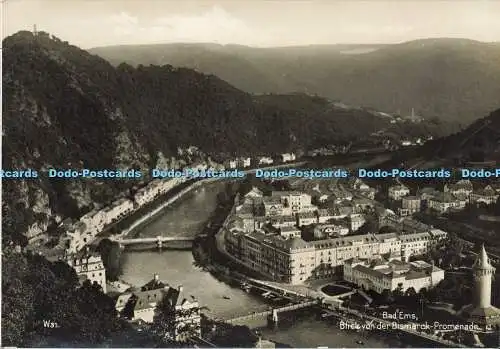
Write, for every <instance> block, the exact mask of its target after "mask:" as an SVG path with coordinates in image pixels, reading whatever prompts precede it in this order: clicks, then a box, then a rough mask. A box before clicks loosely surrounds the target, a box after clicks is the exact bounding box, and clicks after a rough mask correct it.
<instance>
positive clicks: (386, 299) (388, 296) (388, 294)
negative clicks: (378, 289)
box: [382, 288, 394, 304]
mask: <svg viewBox="0 0 500 349" xmlns="http://www.w3.org/2000/svg"><path fill="white" fill-rule="evenodd" d="M382 302H383V303H384V304H392V303H394V295H393V293H392V291H391V290H389V289H387V288H386V289H384V290H383V291H382Z"/></svg>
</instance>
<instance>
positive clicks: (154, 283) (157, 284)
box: [141, 278, 168, 291]
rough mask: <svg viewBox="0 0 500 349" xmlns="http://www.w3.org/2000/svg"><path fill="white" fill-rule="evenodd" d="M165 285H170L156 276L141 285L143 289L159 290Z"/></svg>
mask: <svg viewBox="0 0 500 349" xmlns="http://www.w3.org/2000/svg"><path fill="white" fill-rule="evenodd" d="M165 287H168V285H167V284H165V283H163V282H161V281H160V280H157V279H156V278H153V279H152V280H151V281H149V282H148V283H147V284H145V285H144V286H142V287H141V291H150V290H157V289H163V288H165Z"/></svg>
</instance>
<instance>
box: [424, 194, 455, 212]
mask: <svg viewBox="0 0 500 349" xmlns="http://www.w3.org/2000/svg"><path fill="white" fill-rule="evenodd" d="M462 205H463V202H462V203H461V202H460V200H458V199H456V198H455V197H454V196H453V195H452V194H450V193H439V194H437V195H435V196H433V197H431V198H429V200H428V202H427V207H428V208H430V209H432V210H435V211H436V212H438V213H440V214H442V213H446V212H448V211H450V210H451V209H460V208H461V206H462Z"/></svg>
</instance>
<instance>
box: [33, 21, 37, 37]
mask: <svg viewBox="0 0 500 349" xmlns="http://www.w3.org/2000/svg"><path fill="white" fill-rule="evenodd" d="M33 35H34V36H37V35H38V31H37V29H36V24H33Z"/></svg>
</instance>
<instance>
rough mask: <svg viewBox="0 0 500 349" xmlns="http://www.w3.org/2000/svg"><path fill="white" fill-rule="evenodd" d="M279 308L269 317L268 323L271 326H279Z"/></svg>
mask: <svg viewBox="0 0 500 349" xmlns="http://www.w3.org/2000/svg"><path fill="white" fill-rule="evenodd" d="M278 320H279V319H278V310H277V309H273V310H272V313H271V314H269V316H268V317H267V325H268V326H269V327H271V328H273V327H276V326H278Z"/></svg>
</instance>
